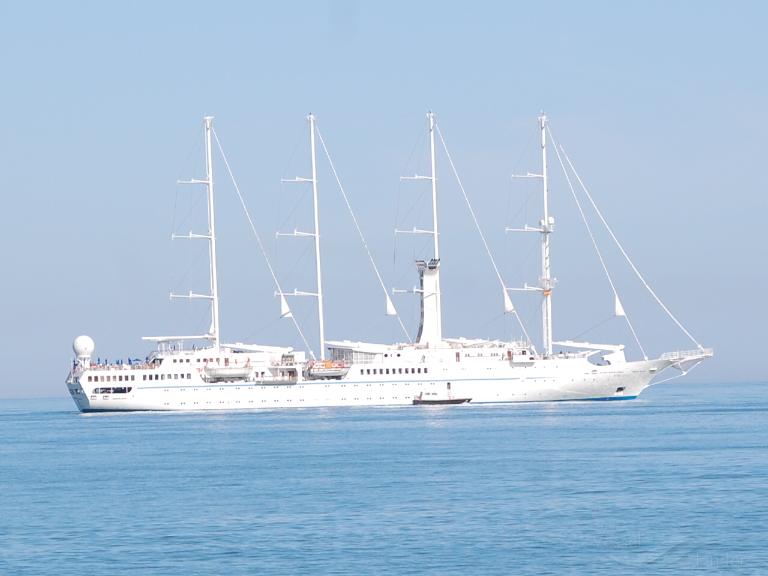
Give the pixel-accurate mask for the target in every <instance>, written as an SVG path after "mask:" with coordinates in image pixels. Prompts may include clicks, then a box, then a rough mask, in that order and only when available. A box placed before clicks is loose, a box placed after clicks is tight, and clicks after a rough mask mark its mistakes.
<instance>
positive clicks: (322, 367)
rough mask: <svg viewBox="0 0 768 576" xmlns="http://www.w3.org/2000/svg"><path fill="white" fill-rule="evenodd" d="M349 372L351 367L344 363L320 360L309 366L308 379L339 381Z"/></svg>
mask: <svg viewBox="0 0 768 576" xmlns="http://www.w3.org/2000/svg"><path fill="white" fill-rule="evenodd" d="M347 372H349V366H347V365H346V364H345V363H344V362H333V361H331V360H319V361H316V362H310V363H309V364H308V365H307V378H310V379H318V380H322V379H329V378H333V379H338V378H343V377H344V376H345V375H346V374H347Z"/></svg>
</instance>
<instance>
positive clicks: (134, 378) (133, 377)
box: [131, 374, 136, 382]
mask: <svg viewBox="0 0 768 576" xmlns="http://www.w3.org/2000/svg"><path fill="white" fill-rule="evenodd" d="M135 380H136V375H135V374H131V382H134V381H135Z"/></svg>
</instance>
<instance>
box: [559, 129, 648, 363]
mask: <svg viewBox="0 0 768 576" xmlns="http://www.w3.org/2000/svg"><path fill="white" fill-rule="evenodd" d="M547 132H549V137H550V138H551V139H552V144H553V148H554V149H555V154H557V160H558V161H559V162H560V167H561V168H562V169H563V174H564V175H565V180H566V182H568V188H570V190H571V196H573V200H574V202H576V207H577V208H578V209H579V214H580V215H581V219H582V221H583V222H584V227H585V228H586V229H587V234H589V239H590V240H591V241H592V246H593V247H594V249H595V253H597V258H598V259H599V260H600V265H601V266H602V267H603V272H605V277H606V278H607V279H608V284H610V285H611V290H612V291H613V297H614V298H615V299H616V301H617V302H621V299H620V298H619V293H618V291H617V290H616V285H615V284H614V283H613V278H612V277H611V273H610V272H609V271H608V266H607V265H606V264H605V259H604V258H603V254H602V252H600V247H599V246H598V245H597V240H595V235H594V234H593V233H592V227H591V226H590V225H589V221H588V220H587V216H586V214H584V208H582V206H581V201H579V197H578V195H577V194H576V190H575V189H574V187H573V183H572V182H571V177H570V175H569V174H568V170H566V168H565V164H563V159H562V157H561V156H560V150H558V144H557V140H555V137H554V136H552V131H551V130H550V129H549V125H547ZM563 154H565V151H563ZM622 310H623V307H622ZM624 319H625V320H626V322H627V326H629V331H630V332H632V337H633V338H634V339H635V343H637V346H638V347H639V348H640V352H642V354H643V358H644V359H645V360H648V354H646V352H645V348H643V345H642V344H641V343H640V339H639V338H638V337H637V332H635V327H634V326H632V322H631V321H630V319H629V315H628V314H627V313H626V312H624Z"/></svg>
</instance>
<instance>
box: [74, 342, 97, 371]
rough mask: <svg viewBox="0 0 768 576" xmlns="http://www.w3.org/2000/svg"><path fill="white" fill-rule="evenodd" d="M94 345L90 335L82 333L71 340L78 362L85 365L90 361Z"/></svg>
mask: <svg viewBox="0 0 768 576" xmlns="http://www.w3.org/2000/svg"><path fill="white" fill-rule="evenodd" d="M95 347H96V345H95V344H94V342H93V338H91V337H90V336H86V335H85V334H83V335H82V336H78V337H77V338H75V341H74V342H72V350H74V352H75V356H76V357H77V362H78V364H80V365H81V366H86V365H87V364H88V363H89V362H90V361H91V356H92V355H93V350H94V349H95Z"/></svg>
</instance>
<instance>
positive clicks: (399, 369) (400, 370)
mask: <svg viewBox="0 0 768 576" xmlns="http://www.w3.org/2000/svg"><path fill="white" fill-rule="evenodd" d="M398 356H400V354H398ZM397 373H398V374H402V373H403V369H402V368H398V369H397Z"/></svg>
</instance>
